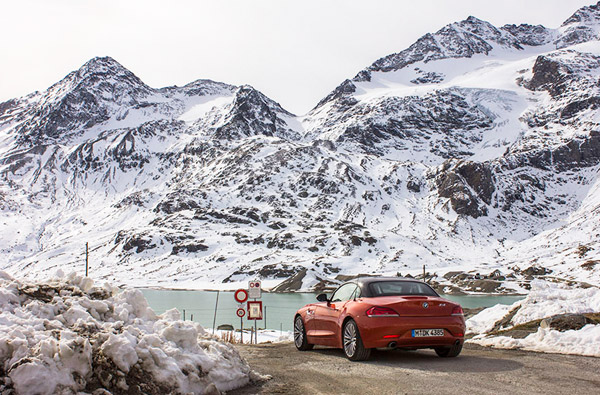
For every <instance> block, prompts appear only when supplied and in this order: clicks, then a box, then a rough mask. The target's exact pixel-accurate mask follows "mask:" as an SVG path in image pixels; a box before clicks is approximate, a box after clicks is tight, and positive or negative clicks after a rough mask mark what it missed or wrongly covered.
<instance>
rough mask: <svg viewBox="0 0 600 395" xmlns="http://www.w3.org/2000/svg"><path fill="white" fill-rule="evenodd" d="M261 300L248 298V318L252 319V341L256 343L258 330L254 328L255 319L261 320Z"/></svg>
mask: <svg viewBox="0 0 600 395" xmlns="http://www.w3.org/2000/svg"><path fill="white" fill-rule="evenodd" d="M262 317H263V315H262V302H261V301H260V300H249V301H248V319H249V320H254V341H255V342H256V343H255V344H258V331H257V328H256V325H257V324H256V321H257V320H262Z"/></svg>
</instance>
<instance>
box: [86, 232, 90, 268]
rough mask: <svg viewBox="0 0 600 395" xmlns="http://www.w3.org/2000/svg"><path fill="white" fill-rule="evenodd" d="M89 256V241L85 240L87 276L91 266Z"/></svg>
mask: <svg viewBox="0 0 600 395" xmlns="http://www.w3.org/2000/svg"><path fill="white" fill-rule="evenodd" d="M89 257H90V253H89V250H88V243H87V241H86V242H85V276H86V277H87V276H88V266H89Z"/></svg>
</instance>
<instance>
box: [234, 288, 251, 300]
mask: <svg viewBox="0 0 600 395" xmlns="http://www.w3.org/2000/svg"><path fill="white" fill-rule="evenodd" d="M233 297H234V298H235V300H236V301H237V302H238V303H244V302H245V301H247V300H248V291H246V290H245V289H241V288H240V289H238V290H237V291H235V293H234V294H233Z"/></svg>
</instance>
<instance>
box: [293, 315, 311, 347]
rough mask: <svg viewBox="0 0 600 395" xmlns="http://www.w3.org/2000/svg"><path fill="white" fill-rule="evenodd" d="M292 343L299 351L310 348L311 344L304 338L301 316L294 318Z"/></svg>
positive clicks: (304, 331) (304, 330)
mask: <svg viewBox="0 0 600 395" xmlns="http://www.w3.org/2000/svg"><path fill="white" fill-rule="evenodd" d="M294 345H295V346H296V348H297V349H298V350H300V351H308V350H312V348H313V345H312V344H309V343H308V340H307V339H306V329H305V328H304V322H302V317H300V316H299V315H298V316H296V319H295V320H294Z"/></svg>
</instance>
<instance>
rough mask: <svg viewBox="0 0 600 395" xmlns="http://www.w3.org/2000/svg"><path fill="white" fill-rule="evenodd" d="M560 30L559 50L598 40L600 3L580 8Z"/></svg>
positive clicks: (599, 33) (557, 43)
mask: <svg viewBox="0 0 600 395" xmlns="http://www.w3.org/2000/svg"><path fill="white" fill-rule="evenodd" d="M558 30H559V32H560V35H559V37H558V39H557V40H556V42H555V43H556V48H558V49H560V48H565V47H568V46H571V45H575V44H581V43H585V42H588V41H592V40H598V37H600V2H599V3H597V4H595V5H590V6H587V7H582V8H580V9H579V10H577V12H575V13H574V14H573V15H571V17H569V18H568V19H567V20H566V21H565V22H564V23H563V24H562V26H561V27H560V28H559V29H558Z"/></svg>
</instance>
